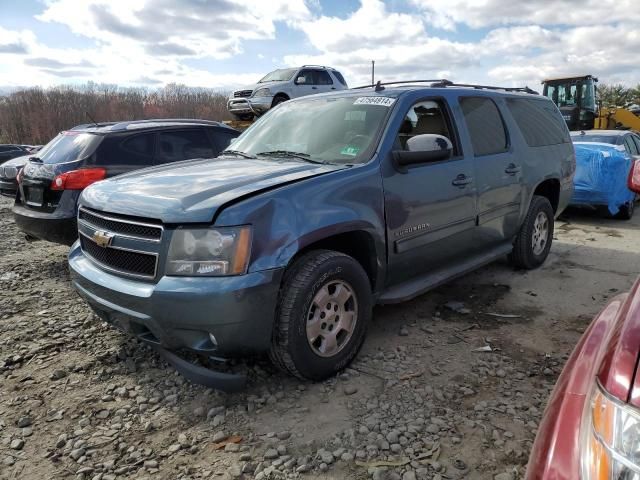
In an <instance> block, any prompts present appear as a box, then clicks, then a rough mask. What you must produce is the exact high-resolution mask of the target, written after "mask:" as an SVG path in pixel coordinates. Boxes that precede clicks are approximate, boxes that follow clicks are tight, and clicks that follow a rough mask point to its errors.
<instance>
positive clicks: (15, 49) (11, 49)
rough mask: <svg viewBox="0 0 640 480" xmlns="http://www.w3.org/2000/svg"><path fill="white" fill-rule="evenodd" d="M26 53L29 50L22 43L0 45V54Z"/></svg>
mask: <svg viewBox="0 0 640 480" xmlns="http://www.w3.org/2000/svg"><path fill="white" fill-rule="evenodd" d="M28 52H29V48H28V47H27V45H26V44H24V43H22V42H13V43H0V53H16V54H24V53H28Z"/></svg>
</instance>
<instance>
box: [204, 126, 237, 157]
mask: <svg viewBox="0 0 640 480" xmlns="http://www.w3.org/2000/svg"><path fill="white" fill-rule="evenodd" d="M209 133H210V134H211V138H213V143H214V144H215V145H216V147H217V148H218V150H217V151H216V152H214V154H216V155H217V154H219V153H220V152H221V151H222V150H224V149H226V148H227V147H228V146H229V145H230V144H231V142H232V141H233V139H234V138H236V137H237V136H238V133H236V132H233V131H231V132H228V131H227V130H226V129H225V130H223V129H218V128H212V129H211V130H209Z"/></svg>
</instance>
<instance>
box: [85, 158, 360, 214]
mask: <svg viewBox="0 0 640 480" xmlns="http://www.w3.org/2000/svg"><path fill="white" fill-rule="evenodd" d="M344 168H347V167H344V166H339V165H313V164H309V163H300V162H297V161H275V160H260V159H242V158H236V157H233V158H231V157H219V158H216V159H206V160H202V159H200V160H187V161H184V162H178V163H173V164H169V165H163V166H159V167H153V168H147V169H144V170H138V171H136V172H132V173H129V174H126V175H120V176H118V177H114V178H112V179H109V180H104V181H102V182H98V183H95V184H93V185H91V186H90V187H88V188H87V189H85V190H84V192H83V194H82V197H81V199H80V203H81V204H82V205H85V206H87V207H89V208H95V209H97V210H101V211H104V212H110V213H119V214H123V215H133V216H136V217H145V218H153V219H158V220H161V221H162V222H164V223H209V222H211V221H212V219H213V218H214V217H215V215H216V213H217V211H218V209H219V208H220V207H221V206H223V205H224V204H226V203H228V202H230V201H232V200H235V199H237V198H239V197H243V196H246V195H251V194H255V193H258V192H260V191H261V190H265V189H269V188H273V187H275V186H278V185H281V184H284V183H287V182H293V181H297V180H301V179H303V178H308V177H312V176H316V175H321V174H324V173H328V172H332V171H336V170H341V169H344Z"/></svg>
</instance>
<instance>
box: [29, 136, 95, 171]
mask: <svg viewBox="0 0 640 480" xmlns="http://www.w3.org/2000/svg"><path fill="white" fill-rule="evenodd" d="M101 139H102V137H101V136H100V135H94V134H92V133H82V132H74V131H73V130H69V131H67V132H62V133H60V134H59V135H58V136H57V137H55V138H54V139H53V140H51V141H50V142H49V143H47V144H46V145H45V146H44V147H42V149H41V150H40V151H38V152H35V153H34V154H33V156H34V157H37V158H39V159H40V160H42V163H65V162H71V161H74V160H79V159H81V158H84V157H86V156H88V155H91V154H92V153H93V152H94V150H95V148H96V147H97V145H98V143H100V140H101Z"/></svg>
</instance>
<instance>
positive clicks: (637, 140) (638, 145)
mask: <svg viewBox="0 0 640 480" xmlns="http://www.w3.org/2000/svg"><path fill="white" fill-rule="evenodd" d="M631 137H632V138H633V141H634V142H635V144H636V148H637V149H638V151H639V152H640V137H638V136H637V135H631Z"/></svg>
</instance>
